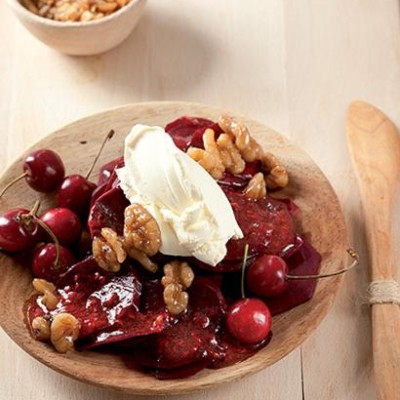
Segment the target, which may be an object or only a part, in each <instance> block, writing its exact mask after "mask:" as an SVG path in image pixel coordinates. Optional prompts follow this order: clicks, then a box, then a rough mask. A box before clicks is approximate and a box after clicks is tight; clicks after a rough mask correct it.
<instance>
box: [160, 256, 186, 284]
mask: <svg viewBox="0 0 400 400" xmlns="http://www.w3.org/2000/svg"><path fill="white" fill-rule="evenodd" d="M193 279H194V273H193V270H192V268H190V267H189V264H188V263H186V262H182V261H176V260H175V261H172V262H170V263H169V264H165V265H164V276H163V277H162V279H161V283H162V285H163V286H164V287H166V286H167V285H169V284H170V283H176V284H178V285H181V286H182V287H183V288H185V289H187V288H188V287H190V285H191V284H192V282H193Z"/></svg>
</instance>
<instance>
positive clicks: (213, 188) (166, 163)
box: [117, 125, 243, 266]
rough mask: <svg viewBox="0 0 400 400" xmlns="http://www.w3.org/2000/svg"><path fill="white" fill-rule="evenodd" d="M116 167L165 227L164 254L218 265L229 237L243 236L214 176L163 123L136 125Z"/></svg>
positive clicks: (133, 195) (125, 185) (134, 196)
mask: <svg viewBox="0 0 400 400" xmlns="http://www.w3.org/2000/svg"><path fill="white" fill-rule="evenodd" d="M124 160H125V167H123V168H120V169H118V170H117V175H118V178H119V179H120V181H121V188H122V190H123V191H124V193H125V196H126V197H127V198H128V200H129V201H130V202H131V203H139V204H141V205H143V206H144V207H145V208H146V209H147V210H148V211H149V213H150V214H151V215H152V216H153V217H154V218H155V219H156V221H157V223H158V225H159V227H160V231H161V249H160V252H161V253H162V254H166V255H173V256H193V257H196V258H197V259H199V260H201V261H203V262H205V263H207V264H209V265H213V266H214V265H216V264H218V263H219V262H220V261H221V260H222V259H223V258H224V257H225V255H226V251H227V250H226V243H227V242H228V240H229V239H230V238H232V237H233V238H242V237H243V233H242V231H241V229H240V227H239V225H238V223H237V222H236V219H235V216H234V214H233V210H232V207H231V205H230V203H229V201H228V199H227V197H226V196H225V194H224V192H223V191H222V189H221V188H220V187H219V186H218V184H217V183H216V182H215V180H214V179H213V178H212V177H211V176H210V175H209V174H208V172H207V171H206V170H204V169H203V168H202V167H201V166H200V165H199V164H198V163H197V162H195V161H194V160H192V159H191V158H190V157H189V156H188V155H187V154H186V153H184V152H183V151H181V150H180V149H178V148H177V147H176V146H175V144H174V142H173V140H172V138H171V137H170V136H169V135H168V134H167V133H166V132H165V131H164V129H162V128H160V127H158V126H146V125H135V126H133V128H132V130H131V132H130V133H129V134H128V136H127V137H126V139H125V152H124Z"/></svg>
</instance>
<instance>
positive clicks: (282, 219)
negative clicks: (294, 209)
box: [226, 190, 296, 260]
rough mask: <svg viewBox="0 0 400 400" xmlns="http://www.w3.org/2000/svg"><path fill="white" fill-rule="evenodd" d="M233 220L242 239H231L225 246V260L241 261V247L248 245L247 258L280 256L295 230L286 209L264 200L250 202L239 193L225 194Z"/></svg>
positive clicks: (276, 201)
mask: <svg viewBox="0 0 400 400" xmlns="http://www.w3.org/2000/svg"><path fill="white" fill-rule="evenodd" d="M226 195H227V197H228V199H229V201H230V203H231V205H232V208H233V212H234V214H235V217H236V220H237V222H238V224H239V226H240V228H241V229H242V232H243V235H244V238H243V239H239V240H233V239H231V240H230V241H229V242H228V244H227V249H228V253H227V255H226V259H227V260H239V259H242V258H243V253H244V246H245V245H246V244H248V245H249V255H250V256H252V255H255V254H280V253H281V252H282V251H283V250H284V249H285V247H287V246H288V245H291V244H294V243H295V239H296V234H295V228H294V224H293V220H292V216H291V215H290V213H289V211H288V209H287V207H286V205H285V204H284V203H282V202H280V201H278V200H274V199H272V198H270V197H266V198H263V199H260V200H253V199H251V198H249V197H247V196H246V195H244V194H243V193H240V192H234V191H231V190H228V191H226Z"/></svg>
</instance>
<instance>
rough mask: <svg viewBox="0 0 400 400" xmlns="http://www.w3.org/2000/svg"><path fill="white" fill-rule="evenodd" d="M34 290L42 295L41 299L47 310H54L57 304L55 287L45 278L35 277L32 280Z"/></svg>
mask: <svg viewBox="0 0 400 400" xmlns="http://www.w3.org/2000/svg"><path fill="white" fill-rule="evenodd" d="M32 285H33V287H34V288H35V290H36V291H37V292H38V293H40V294H41V295H42V297H41V301H42V303H43V305H45V306H46V307H47V308H48V309H49V310H54V309H55V308H56V307H57V304H58V297H57V296H56V287H55V286H54V285H53V284H52V283H51V282H48V281H46V280H45V279H37V278H35V279H34V280H33V281H32Z"/></svg>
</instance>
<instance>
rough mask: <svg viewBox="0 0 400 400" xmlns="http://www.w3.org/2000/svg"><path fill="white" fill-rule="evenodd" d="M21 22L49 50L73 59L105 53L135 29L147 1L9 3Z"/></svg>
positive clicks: (37, 0)
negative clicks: (72, 56)
mask: <svg viewBox="0 0 400 400" xmlns="http://www.w3.org/2000/svg"><path fill="white" fill-rule="evenodd" d="M7 1H8V4H9V6H10V7H11V8H12V10H13V11H14V13H15V15H16V16H17V18H18V19H19V20H20V22H21V23H22V24H23V25H24V26H25V27H26V28H27V29H28V31H29V32H30V33H31V34H32V35H34V36H36V37H37V38H38V39H39V40H40V41H42V42H43V43H44V44H46V45H47V46H50V47H52V48H54V49H56V50H58V51H60V52H62V53H67V54H71V55H92V54H98V53H103V52H105V51H107V50H110V49H112V48H113V47H115V46H117V45H118V44H120V43H121V42H122V41H123V40H124V39H126V37H127V36H128V35H129V34H130V33H131V32H132V30H133V28H134V27H135V26H136V24H137V22H138V20H139V18H140V16H141V15H142V11H143V8H144V5H145V2H146V0H7Z"/></svg>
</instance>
